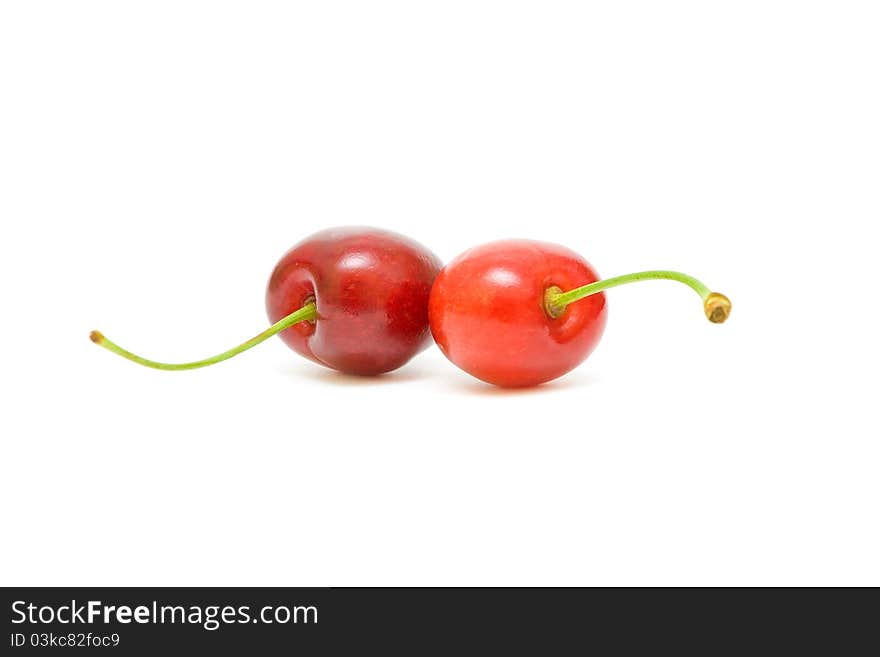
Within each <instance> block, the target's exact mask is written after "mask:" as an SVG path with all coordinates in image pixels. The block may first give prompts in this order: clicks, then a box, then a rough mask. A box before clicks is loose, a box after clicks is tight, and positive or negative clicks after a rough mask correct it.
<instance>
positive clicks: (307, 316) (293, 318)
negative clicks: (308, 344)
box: [89, 301, 318, 370]
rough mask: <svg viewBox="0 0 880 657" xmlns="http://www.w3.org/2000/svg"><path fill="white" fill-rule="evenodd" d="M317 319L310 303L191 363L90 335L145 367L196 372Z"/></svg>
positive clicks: (92, 333) (99, 335)
mask: <svg viewBox="0 0 880 657" xmlns="http://www.w3.org/2000/svg"><path fill="white" fill-rule="evenodd" d="M317 317H318V311H317V309H316V308H315V302H314V301H310V302H309V303H307V304H305V305H304V306H303V307H302V308H300V309H299V310H295V311H294V312H292V313H290V314H289V315H288V316H287V317H285V318H283V319H281V320H279V321H277V322H275V323H274V324H272V326H270V327H269V328H267V329H266V330H265V331H263V332H262V333H260V334H259V335H255V336H254V337H252V338H251V339H250V340H248V341H247V342H242V343H241V344H240V345H238V346H237V347H233V348H232V349H229V350H228V351H224V352H223V353H221V354H217V355H216V356H211V357H210V358H205V359H204V360H196V361H193V362H191V363H159V362H156V361H154V360H148V359H146V358H141V357H140V356H137V355H135V354H133V353H131V352H130V351H128V350H127V349H123V348H122V347H120V346H119V345H118V344H116V343H114V342H111V341H110V340H108V339H107V338H105V337H104V336H103V334H102V333H101V332H100V331H92V332H91V334H90V335H89V338H91V340H92V342H94V343H95V344H98V345H100V346H102V347H104V349H107V350H109V351H112V352H113V353H114V354H118V355H120V356H122V357H123V358H127V359H128V360H130V361H133V362H135V363H138V364H140V365H143V366H144V367H152V368H154V369H157V370H194V369H197V368H199V367H207V366H208V365H213V364H214V363H219V362H220V361H224V360H228V359H230V358H232V357H233V356H237V355H238V354H240V353H241V352H243V351H247V350H248V349H250V348H251V347H255V346H256V345H258V344H260V343H261V342H263V341H264V340H268V339H269V338H271V337H272V336H273V335H276V334H278V333H281V331H283V330H284V329H286V328H290V327H291V326H293V325H294V324H298V323H299V322H306V321H313V320H315V319H317Z"/></svg>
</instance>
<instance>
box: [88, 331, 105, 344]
mask: <svg viewBox="0 0 880 657" xmlns="http://www.w3.org/2000/svg"><path fill="white" fill-rule="evenodd" d="M89 340H91V341H92V342H94V343H95V344H102V343H103V342H104V334H103V333H101V332H100V331H92V332H91V333H89Z"/></svg>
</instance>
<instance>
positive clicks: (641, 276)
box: [544, 271, 731, 324]
mask: <svg viewBox="0 0 880 657" xmlns="http://www.w3.org/2000/svg"><path fill="white" fill-rule="evenodd" d="M653 280H667V281H678V282H679V283H684V284H685V285H687V286H688V287H689V288H691V289H692V290H693V291H694V292H696V293H697V294H699V295H700V299H702V300H703V307H704V309H705V312H706V317H708V318H709V321H711V322H714V323H716V324H720V323H721V322H723V321H724V320H726V319H727V317H728V316H729V315H730V306H731V304H730V300H729V299H728V298H727V297H725V296H724V295H723V294H719V293H718V292H712V290H710V289H709V288H708V287H706V286H705V285H704V284H703V283H701V282H700V281H698V280H697V279H696V278H694V277H693V276H688V275H687V274H682V273H681V272H677V271H640V272H635V273H633V274H625V275H624V276H615V277H614V278H606V279H604V280H601V281H596V282H595V283H590V284H589V285H584V286H581V287H578V288H575V289H573V290H569V291H568V292H563V291H562V290H560V289H559V288H556V287H553V288H550V289H548V290H547V292H546V294H545V296H544V307H545V309H546V310H547V314H549V315H550V316H551V317H553V318H556V317H559V316H560V315H561V314H562V313H563V312H564V311H565V307H566V306H568V304H570V303H574V302H575V301H580V300H581V299H584V298H586V297H589V296H591V295H593V294H597V293H599V292H602V291H604V290H608V289H610V288H613V287H617V286H618V285H626V284H627V283H636V282H638V281H653Z"/></svg>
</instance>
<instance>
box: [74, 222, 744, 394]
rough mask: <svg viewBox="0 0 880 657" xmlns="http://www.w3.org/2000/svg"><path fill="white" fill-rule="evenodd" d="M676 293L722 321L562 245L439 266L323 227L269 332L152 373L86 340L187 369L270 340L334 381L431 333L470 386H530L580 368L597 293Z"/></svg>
mask: <svg viewBox="0 0 880 657" xmlns="http://www.w3.org/2000/svg"><path fill="white" fill-rule="evenodd" d="M650 279H667V280H674V281H679V282H681V283H684V284H685V285H687V286H689V287H690V288H692V289H693V290H694V291H695V292H697V294H699V295H700V297H701V299H702V300H703V306H704V310H705V313H706V317H707V318H708V319H709V321H711V322H714V323H721V322H723V321H725V320H726V319H727V317H728V316H729V314H730V300H729V299H727V297H725V296H724V295H722V294H718V293H716V292H712V291H711V290H709V288H707V287H706V286H705V285H703V284H702V283H701V282H700V281H698V280H697V279H695V278H693V277H691V276H687V275H685V274H681V273H679V272H673V271H646V272H639V273H635V274H628V275H626V276H618V277H616V278H608V279H604V280H599V276H598V274H596V272H595V270H594V269H593V268H592V267H591V266H590V264H589V263H588V262H587V261H586V260H584V259H583V258H581V257H580V256H579V255H577V254H576V253H574V252H573V251H570V250H568V249H566V248H565V247H562V246H558V245H555V244H548V243H544V242H535V241H530V240H505V241H500V242H492V243H489V244H484V245H482V246H478V247H476V248H473V249H470V250H469V251H466V252H465V253H463V254H461V255H460V256H458V257H457V258H456V259H455V260H453V261H452V262H450V263H449V264H448V265H446V266H445V267H443V265H442V263H441V262H440V260H439V259H438V258H437V256H435V255H434V254H433V253H431V251H429V250H428V249H426V248H425V247H424V246H422V245H421V244H419V243H417V242H415V241H413V240H411V239H409V238H406V237H404V236H402V235H398V234H396V233H392V232H389V231H385V230H379V229H375V228H360V227H347V228H333V229H329V230H325V231H321V232H319V233H316V234H315V235H312V236H311V237H308V238H306V239H305V240H303V241H302V242H300V243H299V244H297V245H296V246H294V247H293V248H292V249H291V250H290V251H288V252H287V253H286V254H285V255H284V257H282V258H281V260H280V261H279V262H278V264H277V265H276V266H275V269H274V271H273V272H272V276H271V277H270V279H269V285H268V289H267V290H266V310H267V312H268V315H269V319H270V321H272V322H273V324H272V326H270V327H269V328H268V329H266V330H265V331H263V332H262V333H260V334H259V335H257V336H255V337H253V338H251V339H250V340H248V341H247V342H244V343H242V344H240V345H238V346H237V347H234V348H232V349H230V350H228V351H225V352H223V353H221V354H218V355H216V356H213V357H211V358H207V359H205V360H199V361H194V362H190V363H179V364H171V363H159V362H156V361H152V360H148V359H146V358H141V357H140V356H137V355H135V354H133V353H131V352H130V351H127V350H125V349H123V348H122V347H120V346H118V345H116V344H114V343H113V342H111V341H110V340H108V339H107V338H105V337H104V336H103V335H102V334H101V333H99V332H98V331H93V332H92V334H91V336H90V337H91V339H92V341H93V342H95V343H97V344H99V345H101V346H102V347H105V348H106V349H109V350H110V351H112V352H114V353H116V354H119V355H120V356H123V357H125V358H128V359H129V360H132V361H134V362H136V363H140V364H141V365H145V366H147V367H153V368H156V369H161V370H187V369H195V368H198V367H205V366H207V365H212V364H214V363H218V362H220V361H223V360H226V359H228V358H232V357H233V356H235V355H236V354H239V353H241V352H243V351H246V350H247V349H250V348H251V347H253V346H255V345H257V344H259V343H261V342H263V341H264V340H266V339H268V338H270V337H272V336H273V335H276V334H278V335H280V336H281V338H282V339H283V340H284V342H285V343H287V345H288V346H289V347H291V348H292V349H293V350H294V351H296V352H297V353H299V354H301V355H303V356H305V357H306V358H309V359H311V360H313V361H315V362H316V363H319V364H321V365H325V366H327V367H330V368H332V369H335V370H339V371H340V372H345V373H348V374H359V375H376V374H382V373H384V372H390V371H391V370H395V369H397V368H398V367H400V366H401V365H403V364H404V363H406V362H407V361H409V360H410V359H411V358H412V357H413V356H415V355H416V354H418V353H419V352H421V351H423V350H424V349H426V348H427V347H428V346H429V345H430V342H431V335H433V338H434V340H435V341H436V342H437V345H438V346H439V347H440V350H441V351H442V352H443V353H444V354H445V355H446V357H447V358H449V360H451V361H452V362H453V363H455V364H456V365H457V366H458V367H460V368H461V369H463V370H464V371H466V372H468V373H470V374H472V375H473V376H475V377H477V378H478V379H482V380H483V381H487V382H489V383H494V384H496V385H499V386H505V387H524V386H534V385H538V384H540V383H544V382H546V381H550V380H552V379H555V378H557V377H559V376H562V375H563V374H565V373H566V372H568V371H570V370H571V369H573V368H574V367H576V366H577V365H578V364H580V363H581V362H582V361H583V360H584V359H585V358H586V357H587V356H589V355H590V352H592V351H593V349H594V348H595V346H596V344H597V343H598V342H599V338H600V337H601V336H602V331H603V329H604V328H605V319H606V314H607V310H606V304H605V295H604V293H603V290H607V289H608V288H612V287H615V286H617V285H623V284H625V283H631V282H634V281H640V280H650Z"/></svg>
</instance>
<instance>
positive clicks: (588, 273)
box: [429, 240, 607, 387]
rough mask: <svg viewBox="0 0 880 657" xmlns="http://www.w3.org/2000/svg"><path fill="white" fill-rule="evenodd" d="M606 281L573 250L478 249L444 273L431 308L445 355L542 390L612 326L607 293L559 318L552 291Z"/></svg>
mask: <svg viewBox="0 0 880 657" xmlns="http://www.w3.org/2000/svg"><path fill="white" fill-rule="evenodd" d="M598 280H599V276H598V274H597V273H596V271H595V270H594V269H593V268H592V267H591V266H590V264H589V263H588V262H587V261H586V260H584V259H583V258H581V257H580V256H579V255H577V254H576V253H574V252H573V251H570V250H569V249H567V248H565V247H563V246H558V245H556V244H549V243H545V242H535V241H531V240H503V241H499V242H491V243H489V244H484V245H482V246H478V247H475V248H473V249H470V250H469V251H466V252H465V253H463V254H461V255H460V256H459V257H457V258H456V259H455V260H453V261H452V262H450V263H449V264H448V265H446V267H445V268H443V269H442V270H441V272H440V274H439V276H438V277H437V280H436V281H435V282H434V287H433V289H432V291H431V298H430V303H429V316H430V324H431V332H432V333H433V335H434V340H435V341H436V342H437V345H438V346H439V347H440V350H441V351H442V352H443V353H444V354H445V355H446V357H447V358H449V360H451V361H452V362H453V363H455V364H456V365H457V366H458V367H460V368H461V369H463V370H464V371H465V372H468V373H469V374H472V375H473V376H475V377H477V378H478V379H482V380H483V381H486V382H488V383H494V384H496V385H499V386H504V387H523V386H534V385H538V384H540V383H544V382H546V381H550V380H552V379H555V378H557V377H559V376H562V375H563V374H565V373H566V372H568V371H570V370H571V369H573V368H574V367H576V366H577V365H579V364H580V363H581V362H582V361H583V360H584V359H585V358H586V357H587V356H589V355H590V353H591V352H592V351H593V349H594V348H595V347H596V344H597V343H598V342H599V339H600V338H601V337H602V331H603V329H604V328H605V320H606V314H607V308H606V301H605V295H604V293H601V292H600V293H597V294H594V295H592V296H589V297H587V298H585V299H582V300H580V301H578V302H577V303H571V304H570V305H568V306H566V307H565V308H563V309H561V312H559V313H558V316H555V317H554V316H553V313H552V312H550V311H549V310H548V308H547V305H546V302H545V300H546V294H547V291H548V290H554V291H555V290H571V289H573V288H578V287H581V286H584V285H587V284H590V283H594V282H596V281H598Z"/></svg>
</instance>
